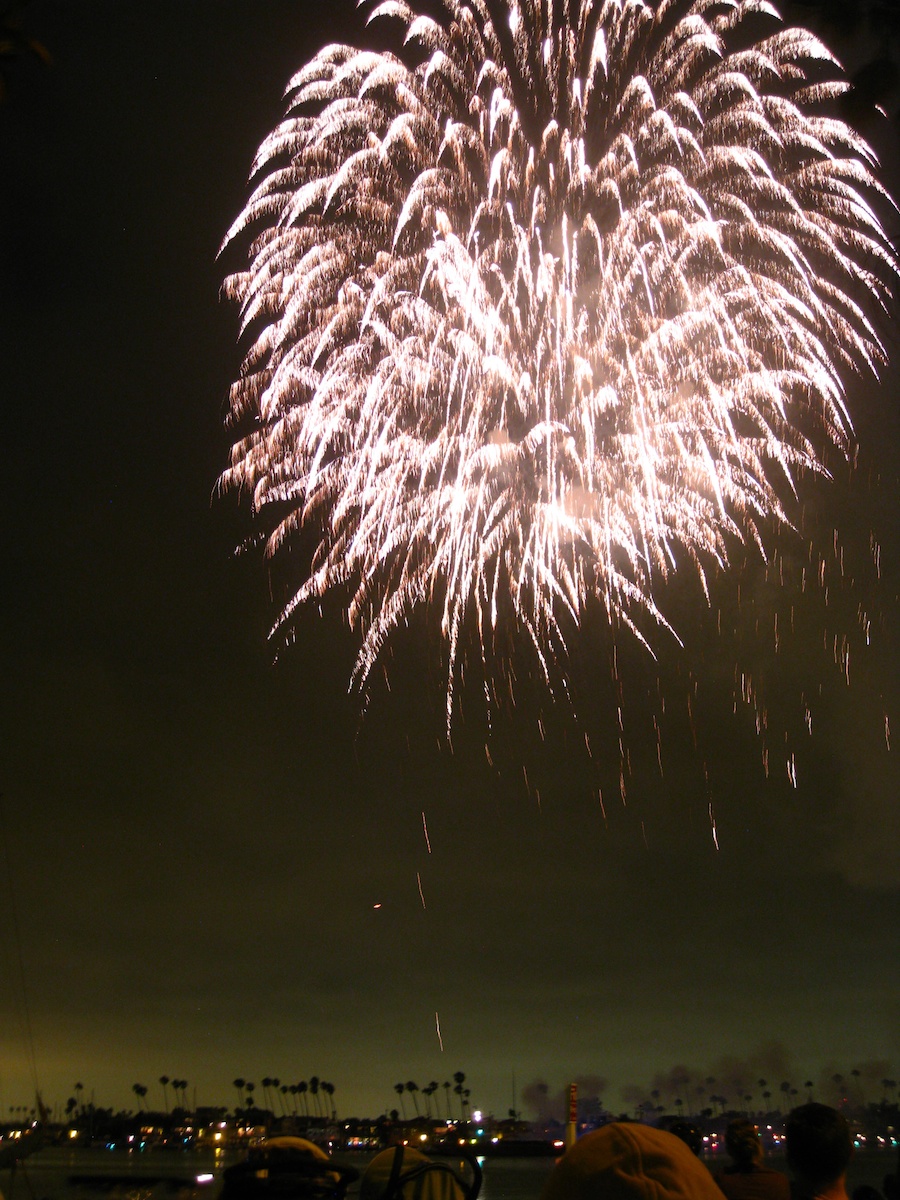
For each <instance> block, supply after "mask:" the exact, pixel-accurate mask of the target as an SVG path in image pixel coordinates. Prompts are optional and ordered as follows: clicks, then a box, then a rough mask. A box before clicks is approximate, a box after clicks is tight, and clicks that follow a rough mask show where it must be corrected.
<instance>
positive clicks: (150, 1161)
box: [0, 1147, 897, 1200]
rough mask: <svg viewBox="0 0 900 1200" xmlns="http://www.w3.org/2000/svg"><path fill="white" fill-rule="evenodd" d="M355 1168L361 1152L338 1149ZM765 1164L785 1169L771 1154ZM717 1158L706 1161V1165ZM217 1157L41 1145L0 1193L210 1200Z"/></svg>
mask: <svg viewBox="0 0 900 1200" xmlns="http://www.w3.org/2000/svg"><path fill="white" fill-rule="evenodd" d="M337 1157H338V1158H339V1160H340V1161H342V1162H345V1163H351V1164H353V1165H355V1166H356V1167H357V1168H358V1169H359V1170H360V1172H362V1171H363V1170H364V1169H365V1165H366V1162H367V1161H368V1159H367V1158H365V1157H364V1158H355V1157H353V1156H350V1155H338V1156H337ZM896 1161H897V1153H896V1151H893V1152H891V1151H887V1152H883V1153H879V1152H877V1151H867V1152H864V1153H860V1154H858V1155H857V1156H856V1157H855V1158H854V1160H853V1162H852V1164H851V1169H850V1172H849V1174H848V1191H850V1192H851V1193H852V1191H853V1190H854V1188H857V1187H859V1186H860V1185H861V1184H869V1185H871V1186H872V1187H875V1188H877V1189H878V1190H879V1192H880V1191H881V1186H882V1181H883V1179H884V1176H885V1175H886V1174H888V1172H890V1171H893V1170H895V1169H896ZM768 1162H769V1165H770V1166H773V1167H776V1168H777V1169H779V1170H784V1164H783V1162H781V1161H779V1160H778V1159H776V1158H771V1159H769V1160H768ZM716 1165H717V1164H715V1163H711V1164H710V1166H711V1167H713V1168H714V1167H715V1166H716ZM223 1166H224V1161H223V1160H222V1159H221V1158H220V1159H218V1160H217V1159H215V1158H214V1157H213V1156H212V1155H201V1154H197V1153H192V1152H179V1151H171V1150H154V1151H152V1152H144V1153H134V1154H130V1153H128V1152H119V1151H104V1150H67V1149H62V1148H59V1147H53V1148H50V1149H46V1150H42V1151H40V1152H39V1153H37V1154H35V1155H33V1156H32V1157H31V1158H29V1159H27V1160H25V1162H23V1163H21V1164H20V1165H19V1167H18V1168H17V1170H16V1171H15V1172H14V1173H12V1172H10V1171H2V1172H0V1191H2V1193H3V1196H4V1197H5V1200H217V1197H218V1187H217V1182H216V1180H217V1179H218V1176H219V1175H220V1174H221V1170H222V1167H223ZM552 1169H553V1160H552V1159H547V1158H509V1159H505V1158H504V1159H487V1160H486V1161H485V1162H484V1179H483V1182H482V1187H481V1193H480V1196H479V1200H538V1198H539V1197H540V1194H541V1190H542V1188H543V1186H544V1182H545V1181H546V1178H547V1175H548V1174H549V1173H550V1171H551V1170H552ZM206 1173H209V1174H212V1175H213V1176H214V1181H213V1182H212V1183H211V1184H208V1185H206V1186H197V1187H194V1186H186V1187H183V1188H179V1186H178V1181H185V1182H187V1183H190V1181H193V1180H195V1179H196V1178H197V1177H198V1176H201V1175H203V1174H206ZM79 1175H80V1176H95V1177H96V1176H101V1175H106V1176H108V1177H109V1178H110V1179H111V1180H112V1179H114V1180H115V1186H114V1187H112V1188H110V1187H108V1186H102V1185H100V1184H98V1183H96V1182H95V1183H92V1184H89V1185H86V1184H84V1183H73V1182H71V1180H72V1177H73V1176H79ZM358 1192H359V1185H358V1183H357V1184H355V1185H351V1186H350V1188H349V1190H348V1193H347V1195H348V1197H349V1200H355V1197H357V1196H358Z"/></svg>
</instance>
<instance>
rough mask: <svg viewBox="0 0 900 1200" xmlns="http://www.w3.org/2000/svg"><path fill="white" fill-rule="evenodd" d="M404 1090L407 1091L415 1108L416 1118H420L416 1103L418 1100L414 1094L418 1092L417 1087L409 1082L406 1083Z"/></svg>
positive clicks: (417, 1103)
mask: <svg viewBox="0 0 900 1200" xmlns="http://www.w3.org/2000/svg"><path fill="white" fill-rule="evenodd" d="M406 1090H407V1091H408V1092H409V1094H410V1095H411V1096H412V1100H413V1105H414V1107H415V1110H416V1116H417V1117H418V1116H420V1115H421V1114H420V1113H419V1102H418V1100H417V1099H416V1093H417V1092H418V1090H419V1086H418V1084H416V1083H413V1082H412V1080H410V1082H409V1083H407V1085H406Z"/></svg>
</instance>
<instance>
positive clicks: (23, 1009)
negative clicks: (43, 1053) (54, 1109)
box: [0, 792, 41, 1098]
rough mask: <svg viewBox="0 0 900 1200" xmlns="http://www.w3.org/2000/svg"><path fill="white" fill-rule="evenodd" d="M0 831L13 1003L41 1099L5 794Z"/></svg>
mask: <svg viewBox="0 0 900 1200" xmlns="http://www.w3.org/2000/svg"><path fill="white" fill-rule="evenodd" d="M0 830H2V831H3V861H4V863H5V865H6V886H7V890H8V892H9V917H10V924H11V926H12V932H13V940H14V945H15V952H16V959H17V963H16V966H17V967H18V989H16V988H15V987H14V988H13V1002H14V1004H15V1007H16V1016H17V1017H18V1020H19V1025H20V1026H21V1028H22V1034H23V1040H24V1042H25V1051H26V1055H27V1058H28V1067H29V1070H30V1072H31V1081H32V1083H33V1084H34V1091H35V1095H36V1096H37V1097H38V1098H40V1091H41V1089H40V1084H39V1082H38V1073H37V1056H36V1054H35V1052H34V1034H33V1032H32V1028H31V1014H30V1012H29V1008H28V989H27V987H26V986H25V956H24V954H23V953H22V934H21V930H20V928H19V913H18V909H17V907H16V891H15V887H14V885H13V874H12V864H11V862H10V857H9V827H8V826H7V823H6V812H5V811H4V807H3V793H2V792H0Z"/></svg>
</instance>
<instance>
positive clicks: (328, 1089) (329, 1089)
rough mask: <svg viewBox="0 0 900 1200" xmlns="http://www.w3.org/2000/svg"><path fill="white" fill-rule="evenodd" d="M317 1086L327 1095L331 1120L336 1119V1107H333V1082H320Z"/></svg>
mask: <svg viewBox="0 0 900 1200" xmlns="http://www.w3.org/2000/svg"><path fill="white" fill-rule="evenodd" d="M319 1087H320V1088H321V1089H322V1091H323V1092H324V1093H325V1095H326V1096H327V1097H328V1102H329V1104H330V1106H331V1119H332V1121H336V1120H337V1109H336V1108H335V1107H334V1084H333V1083H321V1084H319Z"/></svg>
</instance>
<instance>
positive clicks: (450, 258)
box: [222, 0, 894, 722]
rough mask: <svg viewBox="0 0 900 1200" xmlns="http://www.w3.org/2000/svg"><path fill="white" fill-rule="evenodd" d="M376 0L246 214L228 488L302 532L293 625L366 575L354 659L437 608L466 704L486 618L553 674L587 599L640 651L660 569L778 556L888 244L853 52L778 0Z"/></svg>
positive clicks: (282, 132)
mask: <svg viewBox="0 0 900 1200" xmlns="http://www.w3.org/2000/svg"><path fill="white" fill-rule="evenodd" d="M361 3H362V5H363V7H365V8H367V9H368V10H369V16H370V19H375V18H384V19H389V20H390V21H392V22H393V23H394V26H395V27H396V26H397V24H398V23H399V29H400V32H401V35H402V36H401V37H399V38H398V49H397V52H396V54H391V53H387V52H380V53H375V52H371V51H366V50H363V49H355V48H352V47H350V46H343V45H332V46H329V47H327V48H326V49H323V50H322V51H321V52H320V53H319V54H317V55H316V57H315V58H313V60H312V61H311V62H310V63H309V64H308V65H307V66H305V67H304V68H303V69H302V70H301V71H300V72H299V73H298V74H297V75H296V76H295V77H294V78H293V79H292V80H291V82H290V85H289V89H288V111H287V115H286V117H285V119H284V121H283V122H282V123H281V124H280V125H279V126H278V127H277V128H276V129H275V130H274V132H273V133H272V134H271V135H270V136H269V137H268V138H267V139H266V140H265V142H264V143H263V145H262V147H261V148H260V151H259V153H258V156H257V159H256V162H255V164H254V168H253V170H254V178H255V180H256V185H255V190H254V191H253V194H252V196H251V198H250V200H249V201H248V203H247V205H246V207H245V209H244V211H243V213H242V214H241V216H240V217H239V219H238V220H237V221H236V223H235V224H234V226H233V227H232V229H231V230H230V231H229V233H228V237H227V239H226V243H227V242H230V241H232V240H233V239H235V238H237V237H239V236H240V237H250V238H251V248H250V253H249V257H248V266H247V269H246V270H241V271H238V272H237V273H235V274H233V275H231V276H230V277H229V279H228V280H227V283H226V291H227V293H228V295H229V296H230V297H232V298H234V299H235V300H237V301H238V302H239V304H240V306H241V310H242V315H243V329H244V332H245V334H246V335H247V336H248V337H250V339H251V341H252V344H251V345H250V348H249V350H248V352H247V355H246V358H245V361H244V365H243V369H242V372H241V375H240V378H239V380H238V381H237V382H236V383H235V385H234V386H233V389H232V392H231V417H232V421H233V424H234V428H235V429H236V430H237V436H238V438H239V440H237V441H236V443H235V445H234V448H233V452H232V458H231V465H230V468H229V469H228V470H227V471H226V472H225V474H224V475H223V478H222V484H223V486H224V487H226V488H234V489H238V490H240V491H242V492H248V493H249V494H250V495H251V496H252V499H253V504H254V509H255V512H256V513H257V514H258V518H259V520H260V522H261V524H262V526H263V528H264V530H265V533H266V535H267V537H268V543H267V544H268V550H269V552H270V553H271V554H277V553H278V552H279V549H280V548H282V547H284V546H285V544H286V543H289V542H290V541H291V540H292V539H294V538H295V537H296V535H297V534H298V533H299V532H300V531H301V530H307V531H309V530H311V531H313V534H314V538H315V549H314V552H313V554H312V558H311V561H310V562H309V564H308V570H306V571H305V572H304V573H303V575H302V578H301V579H300V580H299V581H298V582H299V586H298V587H297V589H296V591H295V593H294V595H293V597H292V598H291V600H290V602H289V603H288V604H287V606H286V607H285V608H284V611H283V612H282V614H281V617H280V621H279V626H281V627H284V626H288V627H289V626H290V623H291V620H292V616H293V615H294V614H295V612H296V610H297V608H298V606H300V605H303V604H306V603H308V602H310V601H313V602H317V601H319V599H320V598H321V597H323V596H325V595H326V594H327V593H329V592H330V591H332V590H335V591H338V592H340V593H341V594H342V595H344V594H347V595H349V603H348V613H349V617H350V621H351V623H352V625H353V626H354V627H355V628H356V629H358V630H359V632H360V650H359V656H358V659H357V664H356V672H355V677H356V682H357V683H358V684H359V685H360V686H361V687H364V686H365V683H366V680H367V679H368V677H369V674H370V672H371V670H372V668H373V666H374V664H375V663H376V662H377V661H378V658H379V655H380V653H381V652H382V650H383V649H384V647H385V644H386V643H387V642H388V640H389V638H390V637H391V634H392V631H393V630H394V629H395V628H396V627H397V626H398V625H399V624H401V623H404V622H405V621H406V620H407V619H408V617H409V615H410V614H411V613H412V612H413V611H414V610H416V609H417V608H420V607H422V606H425V607H433V608H434V609H436V610H437V611H438V612H439V614H440V621H441V629H442V634H443V637H444V638H445V639H446V644H447V647H448V658H449V671H448V693H447V715H448V722H449V721H450V719H451V716H452V711H453V687H454V682H455V680H456V679H457V678H458V673H459V669H460V656H461V654H462V646H463V643H464V641H465V638H464V636H463V635H464V632H465V634H466V636H468V634H469V633H470V632H474V635H475V638H476V644H477V645H479V646H480V648H481V654H482V655H483V657H484V661H485V677H486V679H487V676H488V675H489V673H490V667H489V664H488V659H489V656H490V654H491V653H492V647H495V646H496V644H497V642H498V640H499V636H498V635H500V634H502V636H503V637H504V638H505V637H507V635H508V634H509V633H510V630H512V631H513V633H514V634H517V633H518V632H519V631H523V630H524V631H527V635H528V636H529V637H530V639H531V641H532V642H533V645H534V648H535V651H536V654H537V657H538V660H539V661H540V663H541V664H542V667H543V670H544V672H545V674H546V675H547V678H548V682H549V681H550V674H551V665H552V664H553V663H555V662H557V661H559V660H561V659H562V658H564V656H565V651H566V639H567V635H566V633H565V630H567V629H572V628H577V626H578V623H579V622H580V621H581V620H582V619H583V617H584V614H585V611H586V609H587V607H588V606H589V605H590V604H592V603H594V602H595V601H599V602H600V604H602V606H603V607H604V608H605V611H606V614H607V618H608V620H609V622H610V624H611V625H612V626H613V627H616V626H618V625H621V624H624V626H626V627H628V628H630V629H631V630H632V631H633V632H634V634H635V635H636V636H637V637H638V638H639V639H640V640H641V641H643V642H644V643H645V644H647V646H648V648H649V649H650V650H651V652H652V650H653V644H654V638H653V630H654V629H656V630H660V631H666V632H665V634H664V636H669V634H674V635H675V636H676V637H677V630H674V629H672V627H671V623H670V621H669V619H668V618H667V614H666V612H665V611H664V610H663V607H662V605H661V602H660V601H659V599H658V597H659V595H660V585H661V584H662V583H663V582H664V581H665V580H666V579H667V578H669V577H670V576H671V575H672V573H673V572H675V571H676V570H677V571H678V572H682V571H687V572H688V573H690V575H691V576H692V577H693V578H694V579H695V580H699V582H700V584H701V585H702V587H703V589H704V590H706V589H707V584H708V580H709V578H710V576H711V574H714V573H715V572H717V571H719V570H722V569H727V567H728V566H729V563H730V560H731V558H732V557H733V555H734V553H735V551H736V550H737V549H738V548H739V547H745V546H747V545H756V546H758V548H759V551H760V553H761V554H762V555H763V556H764V557H766V556H767V555H769V554H770V553H771V548H772V539H773V537H774V535H775V534H777V532H778V530H779V528H783V527H786V526H789V525H790V522H791V516H790V504H791V500H792V498H793V497H794V495H795V494H796V489H797V486H798V483H799V481H800V479H801V478H802V476H803V475H804V474H805V473H807V472H814V473H819V474H822V473H826V467H825V462H824V458H825V452H826V451H827V452H831V451H832V450H833V449H834V448H837V450H838V451H839V452H840V453H841V454H844V455H846V454H848V452H849V451H850V449H851V445H852V427H851V421H850V416H849V414H848V412H847V409H846V406H845V402H844V391H843V383H842V381H843V380H844V379H845V378H846V377H847V375H848V374H849V373H853V372H859V371H875V370H876V369H877V368H878V366H879V364H880V363H881V362H882V361H883V358H884V353H883V348H882V345H881V342H880V341H879V336H878V333H877V329H876V326H875V323H874V320H877V319H878V314H879V313H880V312H881V311H883V310H884V309H885V307H886V305H887V302H888V297H889V289H890V286H891V284H892V281H893V277H894V256H893V252H892V250H891V247H890V245H889V243H888V239H887V237H886V235H885V233H884V230H883V228H882V225H881V224H880V221H879V218H878V216H877V215H876V212H875V210H874V208H873V202H874V201H876V200H877V199H878V197H879V196H880V197H881V198H882V199H883V198H884V195H883V192H881V189H880V188H879V185H878V184H877V182H876V179H875V177H874V174H873V170H874V163H873V156H872V154H871V152H870V150H869V148H868V146H867V145H866V144H865V142H864V141H863V140H862V139H861V138H860V137H858V136H857V135H856V134H855V133H854V132H853V131H852V130H851V129H850V128H849V127H848V126H847V125H846V124H844V123H843V122H842V121H840V120H838V119H836V118H835V117H834V116H833V115H829V112H830V110H831V108H832V107H833V101H834V99H835V97H836V96H838V95H839V94H840V93H841V92H843V91H844V90H845V88H846V85H845V84H844V83H843V82H841V80H840V79H839V78H836V77H837V76H838V75H839V72H838V70H837V68H836V64H835V63H834V60H833V59H832V58H831V56H830V54H829V52H828V51H827V50H826V49H825V47H824V46H823V45H822V44H821V43H820V42H818V41H817V40H816V39H815V38H814V37H813V36H812V35H811V34H810V33H808V32H805V31H802V30H795V29H786V28H783V27H782V26H781V24H780V23H779V21H778V19H777V14H775V12H774V10H772V8H771V6H770V5H769V4H768V3H766V0H660V2H659V3H655V4H651V3H649V0H648V2H644V0H506V2H503V0H441V3H439V4H438V5H437V7H436V8H434V9H433V11H436V12H438V16H437V17H431V16H425V15H420V14H417V13H416V12H415V11H414V10H413V9H412V8H411V7H409V5H407V4H406V3H405V2H403V0H386V2H383V3H377V4H373V3H369V2H368V0H361ZM751 22H752V23H753V26H754V28H757V26H758V23H759V22H763V24H765V26H766V28H767V29H768V30H769V32H768V34H767V35H766V36H765V37H763V38H762V40H754V38H753V37H751V36H750V33H749V32H748V25H749V24H750V23H751ZM873 318H874V319H873ZM345 590H346V591H345ZM648 618H649V620H648ZM485 691H486V694H487V693H488V686H487V683H486V685H485Z"/></svg>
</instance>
